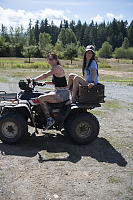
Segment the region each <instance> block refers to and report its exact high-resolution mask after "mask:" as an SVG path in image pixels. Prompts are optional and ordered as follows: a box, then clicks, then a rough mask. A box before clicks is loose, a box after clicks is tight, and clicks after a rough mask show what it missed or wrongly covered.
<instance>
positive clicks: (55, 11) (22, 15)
mask: <svg viewBox="0 0 133 200" xmlns="http://www.w3.org/2000/svg"><path fill="white" fill-rule="evenodd" d="M45 18H47V19H48V21H49V23H50V22H51V21H52V20H53V22H54V24H55V25H57V26H59V24H60V22H61V20H64V19H65V20H68V21H69V22H70V21H71V20H75V21H76V22H77V21H78V20H81V22H82V23H84V22H85V21H86V22H87V24H89V23H90V22H91V21H92V20H93V21H94V22H97V23H101V22H103V21H105V22H106V23H107V22H108V21H112V20H113V19H114V18H116V19H117V20H124V21H125V20H127V21H128V24H130V23H131V21H132V20H133V0H0V26H1V24H4V25H5V26H7V27H10V26H13V27H17V26H20V25H22V26H23V27H24V28H27V27H28V24H29V20H30V19H31V20H32V24H33V25H34V23H35V21H36V20H37V19H39V20H42V19H45Z"/></svg>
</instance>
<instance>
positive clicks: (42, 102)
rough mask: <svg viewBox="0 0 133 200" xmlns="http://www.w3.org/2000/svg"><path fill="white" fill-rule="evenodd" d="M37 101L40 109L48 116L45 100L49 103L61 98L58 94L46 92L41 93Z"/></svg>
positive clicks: (60, 100) (56, 101)
mask: <svg viewBox="0 0 133 200" xmlns="http://www.w3.org/2000/svg"><path fill="white" fill-rule="evenodd" d="M38 100H39V103H40V105H41V108H42V111H43V112H44V114H45V116H46V117H49V116H50V113H49V110H48V106H47V102H49V103H60V102H62V101H63V100H62V99H61V98H60V96H58V95H57V94H55V92H50V93H48V94H45V95H41V96H40V97H39V98H38Z"/></svg>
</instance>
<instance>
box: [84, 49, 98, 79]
mask: <svg viewBox="0 0 133 200" xmlns="http://www.w3.org/2000/svg"><path fill="white" fill-rule="evenodd" d="M86 53H87V51H86V52H85V53H84V55H83V64H82V74H83V76H84V69H85V67H86ZM92 54H93V55H92V57H91V59H90V60H89V63H88V66H87V69H88V68H89V67H90V65H91V63H92V61H93V60H95V61H96V59H95V53H94V52H93V51H92ZM96 64H97V61H96ZM97 75H98V64H97Z"/></svg>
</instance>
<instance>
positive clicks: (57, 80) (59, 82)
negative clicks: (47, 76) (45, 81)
mask: <svg viewBox="0 0 133 200" xmlns="http://www.w3.org/2000/svg"><path fill="white" fill-rule="evenodd" d="M52 83H53V84H54V85H55V87H66V86H67V81H66V77H65V76H63V77H57V76H55V75H54V74H53V78H52Z"/></svg>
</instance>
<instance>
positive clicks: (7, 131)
mask: <svg viewBox="0 0 133 200" xmlns="http://www.w3.org/2000/svg"><path fill="white" fill-rule="evenodd" d="M27 132H28V126H27V123H26V121H25V119H24V118H23V116H21V115H20V114H17V113H12V112H11V113H7V114H5V115H2V116H1V117H0V140H1V141H2V142H3V143H6V144H14V143H17V142H18V141H20V140H21V138H22V137H23V136H24V135H26V133H27Z"/></svg>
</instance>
